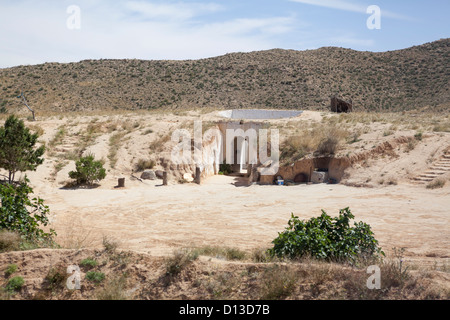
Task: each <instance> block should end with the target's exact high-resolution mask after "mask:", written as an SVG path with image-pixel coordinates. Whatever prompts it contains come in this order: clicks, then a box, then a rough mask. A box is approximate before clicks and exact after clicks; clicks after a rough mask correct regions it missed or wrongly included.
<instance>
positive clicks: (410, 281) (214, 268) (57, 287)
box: [0, 239, 450, 300]
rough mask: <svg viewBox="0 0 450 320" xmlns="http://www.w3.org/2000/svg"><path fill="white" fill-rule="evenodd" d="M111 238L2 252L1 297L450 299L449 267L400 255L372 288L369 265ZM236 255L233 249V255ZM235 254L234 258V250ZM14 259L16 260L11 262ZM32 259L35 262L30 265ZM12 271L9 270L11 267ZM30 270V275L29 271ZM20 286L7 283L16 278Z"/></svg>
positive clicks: (383, 269)
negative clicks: (123, 244)
mask: <svg viewBox="0 0 450 320" xmlns="http://www.w3.org/2000/svg"><path fill="white" fill-rule="evenodd" d="M111 241H113V240H111V239H106V240H105V241H104V244H103V245H104V247H103V249H98V250H81V251H74V250H57V251H48V250H41V251H33V252H30V255H29V256H25V255H21V256H19V253H17V252H12V253H4V254H2V262H1V263H0V268H1V271H2V272H4V273H5V275H4V277H3V279H2V280H1V281H0V285H1V287H2V288H3V289H2V290H1V292H2V293H1V298H2V299H13V300H16V299H34V300H36V299H37V300H55V299H61V300H64V299H95V300H128V299H151V300H154V299H192V300H209V299H213V300H214V299H220V300H224V299H226V300H229V299H244V300H246V299H252V300H258V299H263V300H279V299H289V300H290V299H308V300H327V299H333V300H335V299H338V300H340V299H351V300H359V299H370V300H373V299H433V300H434V299H448V298H449V297H450V291H449V288H448V287H445V286H441V284H442V282H440V281H448V280H449V276H448V271H449V270H448V266H436V267H435V268H434V270H419V269H414V268H413V267H414V266H411V265H408V264H407V263H404V262H403V261H402V256H401V255H399V254H398V253H401V250H399V251H397V255H396V256H393V257H391V258H389V259H386V260H385V261H384V262H380V263H379V267H380V270H381V288H380V289H368V287H367V281H368V278H369V276H370V274H368V273H367V272H366V270H367V267H368V265H364V264H360V265H358V266H350V265H345V264H337V263H325V262H321V261H318V260H314V259H311V258H303V259H301V260H296V261H292V260H289V261H281V260H272V261H265V262H261V261H259V259H260V254H259V253H256V250H255V251H254V252H251V253H247V252H243V251H240V250H239V249H236V248H220V247H214V248H212V247H204V248H202V247H200V248H194V249H192V248H190V249H188V248H185V249H178V250H176V251H175V252H174V253H173V255H171V256H168V257H165V258H157V257H151V256H147V255H144V254H137V253H133V252H128V251H122V250H119V248H118V247H117V244H116V243H114V241H113V243H111ZM228 255H229V256H228ZM227 256H228V257H227ZM12 261H14V264H15V265H16V266H15V268H13V267H14V266H12ZM30 261H33V263H32V264H29V262H30ZM70 264H76V265H78V266H79V267H80V269H81V290H69V289H67V287H66V282H67V278H68V276H69V275H68V274H67V270H66V269H67V266H68V265H70ZM8 270H9V271H8ZM23 275H27V276H23ZM15 276H16V277H22V276H23V279H24V283H23V284H22V285H21V287H20V288H17V289H14V290H7V284H8V283H9V281H10V280H11V279H12V278H13V277H15Z"/></svg>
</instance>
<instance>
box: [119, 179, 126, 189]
mask: <svg viewBox="0 0 450 320" xmlns="http://www.w3.org/2000/svg"><path fill="white" fill-rule="evenodd" d="M118 184H119V188H125V178H119V181H118Z"/></svg>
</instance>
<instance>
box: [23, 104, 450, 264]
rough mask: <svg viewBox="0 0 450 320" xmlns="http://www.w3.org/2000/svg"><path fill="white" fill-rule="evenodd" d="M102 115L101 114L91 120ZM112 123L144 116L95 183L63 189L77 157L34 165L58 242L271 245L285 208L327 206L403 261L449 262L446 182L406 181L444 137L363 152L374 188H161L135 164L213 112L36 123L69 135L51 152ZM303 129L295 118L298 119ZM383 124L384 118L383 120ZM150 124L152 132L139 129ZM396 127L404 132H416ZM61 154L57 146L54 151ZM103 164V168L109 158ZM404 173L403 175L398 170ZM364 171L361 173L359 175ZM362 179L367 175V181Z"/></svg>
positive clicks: (303, 210) (306, 213)
mask: <svg viewBox="0 0 450 320" xmlns="http://www.w3.org/2000/svg"><path fill="white" fill-rule="evenodd" d="M97 119H98V120H97ZM321 119H322V115H321V113H318V112H305V113H304V114H303V115H302V116H301V117H300V118H299V120H280V121H278V122H275V123H279V124H281V125H283V124H285V123H290V122H292V121H300V122H301V121H317V122H320V121H321ZM106 120H108V121H109V122H110V123H114V122H115V121H120V123H122V125H123V123H128V124H133V123H134V122H136V121H138V122H140V126H139V127H138V128H137V129H135V130H134V129H133V130H134V131H131V132H130V133H129V134H128V135H126V136H125V139H124V141H123V142H122V144H121V146H120V148H119V149H120V150H119V151H118V155H119V156H118V162H117V165H116V167H115V169H114V170H113V169H110V168H109V169H108V175H107V178H106V179H105V180H104V181H102V182H101V186H100V187H99V188H96V189H75V190H74V189H71V190H70V189H63V188H62V183H63V182H64V181H67V180H68V172H69V171H70V170H73V168H74V162H73V161H69V162H68V164H67V165H66V166H65V167H64V168H62V170H61V171H59V172H58V173H57V175H56V177H55V178H51V176H52V172H53V171H54V165H55V163H56V161H57V158H56V156H55V157H54V158H50V157H48V156H47V157H46V161H45V162H44V164H43V165H42V166H40V167H39V168H38V170H37V172H30V173H28V176H29V178H30V180H31V184H32V186H33V188H34V191H35V193H36V194H37V195H39V196H40V197H41V198H43V199H45V203H46V204H47V205H48V206H49V207H50V210H51V221H52V223H51V227H52V228H53V229H55V230H56V231H57V233H58V239H57V240H58V242H59V243H61V244H62V245H63V246H64V247H66V248H74V247H80V246H81V247H87V248H94V247H101V246H102V239H103V237H104V236H108V237H112V238H115V239H118V240H120V242H121V246H120V247H121V248H123V249H131V250H135V251H139V252H146V253H150V254H152V255H157V256H161V255H166V254H170V253H172V251H173V249H174V248H179V247H186V246H206V245H209V246H216V245H217V246H227V247H237V248H240V249H243V250H249V251H250V250H252V249H254V248H268V247H270V246H271V241H272V240H273V239H274V238H275V237H276V236H277V235H278V232H282V231H283V230H284V228H285V227H286V226H287V222H288V220H289V218H290V216H291V213H294V214H295V215H297V216H299V217H300V218H304V219H309V218H311V217H315V216H319V215H320V214H321V210H322V209H323V210H325V211H326V212H327V213H328V214H329V215H331V216H337V215H338V212H339V210H340V209H343V208H346V207H350V209H351V211H352V212H353V214H354V215H355V220H356V221H364V222H367V223H368V224H370V225H371V227H372V229H373V231H374V232H375V236H376V238H377V239H378V240H379V242H380V245H381V247H382V248H383V249H384V250H385V252H386V253H390V252H391V251H392V248H394V247H395V248H405V250H406V251H405V255H406V257H407V259H409V260H411V261H414V262H415V263H419V264H427V265H433V264H434V263H439V264H447V265H448V262H449V261H450V230H449V226H450V209H449V208H450V186H449V185H450V183H447V185H446V186H445V187H444V188H441V189H435V190H429V189H426V188H425V186H424V185H414V184H412V183H410V182H408V181H407V179H409V176H410V175H414V174H419V173H421V171H422V170H425V169H426V168H427V166H430V165H431V164H432V162H433V161H434V160H435V159H437V158H438V156H439V155H440V154H441V152H442V150H443V149H444V148H446V147H447V146H450V134H445V135H444V134H442V135H432V136H430V137H429V138H427V137H425V136H424V140H423V141H422V142H421V143H420V144H419V145H418V147H416V148H415V149H414V150H413V151H411V152H408V153H405V152H404V151H402V150H403V146H399V147H398V150H397V149H396V150H394V151H395V152H396V153H397V154H396V157H394V158H392V159H391V158H389V157H386V158H384V157H380V158H379V159H367V163H366V164H364V163H363V164H358V166H357V167H355V168H354V171H355V176H359V177H362V178H364V181H365V180H367V181H368V180H369V179H367V178H366V176H367V177H369V176H370V177H372V179H371V183H372V184H373V186H372V187H371V188H364V187H359V188H357V187H351V186H346V185H342V184H341V185H328V184H320V185H298V186H289V187H286V186H260V185H252V186H242V183H241V181H240V180H239V179H238V178H236V177H230V176H228V177H227V176H214V177H211V178H209V179H207V180H206V181H204V182H203V184H202V185H196V184H193V183H185V184H179V185H178V184H171V185H169V186H161V180H157V181H144V182H140V181H138V180H135V179H134V180H133V179H131V176H130V174H131V167H132V163H134V161H135V160H136V159H139V158H146V157H148V156H149V144H150V142H151V141H153V140H155V139H157V138H158V137H159V136H161V135H162V134H167V133H170V130H171V129H173V128H176V127H177V126H179V125H180V124H182V123H184V122H185V123H187V124H188V125H192V123H191V122H192V121H193V120H204V121H212V120H217V117H214V116H211V115H209V114H205V115H203V114H200V115H199V114H186V115H182V116H179V117H178V116H174V115H164V114H154V115H147V116H142V115H139V114H137V115H132V116H128V117H124V116H123V115H117V116H114V115H111V116H109V115H105V116H98V117H95V119H93V117H68V118H59V119H56V118H51V119H44V120H42V121H38V122H37V123H36V124H37V125H39V126H41V127H42V128H43V129H44V131H45V133H44V135H43V136H42V138H41V139H42V140H43V141H47V142H48V141H49V140H50V139H52V137H53V136H54V135H55V133H56V131H57V129H58V128H61V126H64V127H65V128H66V131H67V136H66V138H65V140H64V142H62V143H61V145H58V146H57V147H56V148H55V150H58V149H60V150H62V151H56V152H57V155H58V154H62V153H63V152H65V150H70V149H71V148H73V144H74V143H76V142H77V137H78V136H77V132H78V131H79V130H81V128H82V127H83V125H84V127H86V125H87V124H89V123H97V122H102V121H106ZM298 125H299V126H300V125H301V123H299V124H298ZM386 126H389V124H386ZM148 128H151V129H152V130H153V132H152V133H151V134H147V135H146V134H145V131H146V130H147V129H148ZM371 128H372V129H374V130H371V131H370V133H368V134H366V135H362V136H361V137H362V138H364V139H363V141H361V142H359V144H358V143H356V144H352V145H351V147H352V148H354V149H358V150H362V151H364V150H371V149H372V148H373V146H375V145H376V144H378V143H381V142H382V141H383V139H384V140H387V139H393V138H395V134H394V135H392V136H388V137H384V136H383V130H385V129H384V128H383V127H380V128H379V129H378V130H375V129H376V127H375V126H372V127H371ZM414 133H415V131H412V132H399V133H398V134H401V135H407V134H409V135H414ZM111 134H112V133H111V132H107V131H105V133H103V134H100V135H99V136H98V137H96V140H95V142H94V143H93V144H92V145H90V146H89V148H88V150H90V151H93V152H95V154H96V155H97V156H98V158H103V159H106V158H107V156H108V152H109V150H110V148H111V147H110V146H109V138H110V137H111ZM58 152H59V153H58ZM105 166H106V167H107V168H108V160H106V164H105ZM400 173H401V175H400ZM380 174H384V177H389V176H390V175H394V176H396V177H400V178H399V179H398V184H397V185H380V184H379V182H378V179H377V178H376V177H379V176H380ZM119 176H124V177H125V178H126V187H125V188H123V189H119V188H115V186H116V185H117V177H119ZM362 178H361V179H362ZM364 181H363V182H364Z"/></svg>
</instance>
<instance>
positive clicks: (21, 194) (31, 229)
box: [0, 178, 56, 243]
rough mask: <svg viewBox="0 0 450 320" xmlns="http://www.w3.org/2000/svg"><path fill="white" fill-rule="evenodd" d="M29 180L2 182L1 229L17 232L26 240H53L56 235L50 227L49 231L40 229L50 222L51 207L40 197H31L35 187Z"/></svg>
mask: <svg viewBox="0 0 450 320" xmlns="http://www.w3.org/2000/svg"><path fill="white" fill-rule="evenodd" d="M28 182H29V180H28V179H26V178H25V181H24V182H22V183H20V184H19V185H17V186H16V185H12V184H6V185H2V184H0V201H1V206H0V229H6V230H9V231H13V232H17V233H19V234H20V235H22V236H23V237H25V239H26V240H30V241H33V242H36V243H41V242H52V238H53V236H54V235H56V233H55V231H54V230H52V229H50V231H49V232H48V233H46V232H44V231H43V230H42V229H40V227H41V226H43V227H45V226H47V224H48V223H49V220H48V214H49V208H48V206H46V205H44V201H43V200H42V199H40V198H33V199H31V200H30V199H29V197H28V195H29V194H33V189H32V188H31V187H30V186H28Z"/></svg>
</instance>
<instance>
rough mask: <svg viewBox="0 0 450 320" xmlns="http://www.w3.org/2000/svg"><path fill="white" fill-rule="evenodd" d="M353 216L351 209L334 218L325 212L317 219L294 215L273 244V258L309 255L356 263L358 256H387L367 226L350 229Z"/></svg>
mask: <svg viewBox="0 0 450 320" xmlns="http://www.w3.org/2000/svg"><path fill="white" fill-rule="evenodd" d="M353 218H354V216H353V214H352V213H351V212H350V209H349V208H346V209H342V210H340V211H339V217H337V218H331V217H330V216H328V215H327V214H326V212H325V211H323V210H322V215H321V216H320V217H318V218H311V219H310V220H309V221H302V220H300V219H299V218H298V217H295V216H294V215H293V214H292V216H291V219H290V220H289V222H288V227H287V228H286V230H285V231H284V232H282V233H279V235H278V237H277V238H276V239H275V240H273V241H272V243H273V244H274V247H273V248H271V249H269V253H270V254H271V255H272V256H278V257H288V258H298V257H302V256H305V255H309V256H312V257H315V258H318V259H324V260H336V261H355V260H356V259H357V258H359V257H376V256H378V255H379V254H382V255H384V253H383V251H381V249H380V248H379V247H378V241H377V240H376V239H375V238H374V237H373V232H372V231H371V228H370V226H369V225H368V224H366V223H363V222H358V223H355V224H354V227H350V220H351V219H353Z"/></svg>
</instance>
